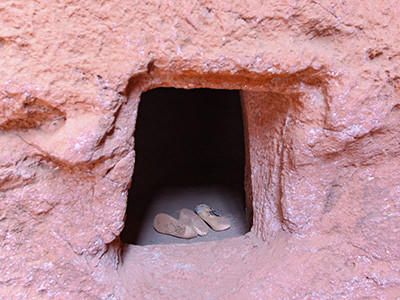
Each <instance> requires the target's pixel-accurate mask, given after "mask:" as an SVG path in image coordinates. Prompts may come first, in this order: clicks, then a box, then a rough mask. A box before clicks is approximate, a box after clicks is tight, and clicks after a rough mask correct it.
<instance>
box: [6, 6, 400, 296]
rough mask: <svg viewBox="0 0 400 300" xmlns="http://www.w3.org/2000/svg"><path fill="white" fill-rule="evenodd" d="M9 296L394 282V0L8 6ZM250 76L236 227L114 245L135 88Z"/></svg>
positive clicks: (398, 78) (399, 122)
mask: <svg viewBox="0 0 400 300" xmlns="http://www.w3.org/2000/svg"><path fill="white" fill-rule="evenodd" d="M0 13H1V17H0V78H1V81H0V130H1V131H0V249H1V250H0V299H49V298H51V299H131V298H137V299H146V298H148V299H185V298H186V299H187V298H191V299H249V298H250V299H335V298H346V299H396V298H398V297H400V275H399V274H400V242H399V241H400V231H399V224H400V213H399V209H400V202H399V199H400V187H399V185H398V182H399V181H400V172H398V168H399V164H400V161H399V158H398V155H399V150H400V139H399V130H400V97H399V94H400V70H399V62H400V50H399V47H400V46H399V45H400V40H399V39H400V38H399V36H400V35H399V29H400V26H399V24H400V21H399V19H398V14H399V11H398V3H397V1H393V0H392V1H390V0H388V1H364V2H359V1H324V0H321V1H305V0H299V1H284V0H282V1H269V2H262V1H183V2H180V3H179V4H177V3H176V2H174V1H135V2H132V1H125V0H120V1H118V0H110V1H100V2H99V1H98V2H94V1H92V2H90V1H86V2H83V1H69V2H68V3H66V2H62V1H29V0H20V1H8V0H4V1H2V2H1V3H0ZM160 86H170V87H182V88H194V87H209V88H227V89H242V90H244V92H243V94H242V95H243V107H244V117H245V120H246V123H245V125H246V132H247V133H246V139H247V159H248V164H247V167H246V169H247V174H246V175H247V180H246V185H247V196H248V208H249V211H250V210H252V213H253V228H252V232H251V233H249V234H248V235H246V236H245V237H241V238H236V239H232V240H226V241H220V242H212V243H207V244H197V245H175V246H167V245H165V246H147V247H137V246H124V247H123V249H124V251H123V252H122V253H121V251H120V250H121V248H122V246H121V245H120V244H119V240H118V235H119V233H120V231H121V230H122V228H123V220H124V213H125V207H126V195H127V194H126V193H127V188H128V187H129V184H130V178H131V175H132V171H133V166H134V157H135V155H134V150H133V149H134V138H133V133H134V126H135V119H136V116H137V108H138V103H139V100H140V95H141V93H142V92H143V91H145V90H148V89H151V88H155V87H160Z"/></svg>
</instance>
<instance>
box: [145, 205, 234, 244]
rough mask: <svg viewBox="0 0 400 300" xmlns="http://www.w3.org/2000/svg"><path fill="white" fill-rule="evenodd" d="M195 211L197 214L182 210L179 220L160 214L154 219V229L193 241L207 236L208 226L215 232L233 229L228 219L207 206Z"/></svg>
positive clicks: (199, 207)
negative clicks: (192, 239) (195, 238)
mask: <svg viewBox="0 0 400 300" xmlns="http://www.w3.org/2000/svg"><path fill="white" fill-rule="evenodd" d="M194 211H195V212H196V213H195V212H193V211H192V210H190V209H187V208H182V209H181V211H180V212H179V218H178V220H177V219H175V218H174V217H171V216H170V215H167V214H164V213H159V214H158V215H156V216H155V218H154V222H153V226H154V229H155V230H157V231H158V232H159V233H163V234H168V235H172V236H175V237H178V238H183V239H191V238H194V237H196V236H198V235H200V236H205V235H207V234H208V232H209V231H210V228H209V227H208V226H207V224H208V225H209V226H210V227H211V228H212V229H213V230H215V231H223V230H227V229H228V228H230V227H231V222H230V221H229V220H228V219H227V218H225V217H223V216H221V215H220V214H218V213H217V212H216V211H215V210H214V209H212V208H211V207H209V206H208V205H206V204H200V205H197V206H196V207H195V209H194ZM206 223H207V224H206Z"/></svg>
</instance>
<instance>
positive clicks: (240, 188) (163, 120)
mask: <svg viewBox="0 0 400 300" xmlns="http://www.w3.org/2000/svg"><path fill="white" fill-rule="evenodd" d="M134 135H135V151H136V161H135V170H134V174H133V178H132V186H131V188H130V190H129V195H128V207H127V216H126V220H125V227H124V230H123V231H122V233H121V239H122V241H123V242H125V243H129V244H136V245H151V244H161V243H192V242H200V241H211V240H220V239H224V238H228V237H234V236H240V235H243V234H245V233H247V232H248V231H249V229H250V224H249V218H246V213H245V193H244V170H245V168H244V164H245V147H244V133H243V120H242V110H241V102H240V93H239V91H228V90H212V89H194V90H183V89H174V88H158V89H154V90H151V91H148V92H146V93H144V94H142V97H141V101H140V104H139V109H138V117H137V122H136V129H135V134H134ZM201 203H205V204H208V205H209V206H211V207H213V208H215V209H216V210H217V211H219V212H220V213H221V214H223V215H224V216H226V217H227V218H229V219H230V221H231V222H232V227H231V228H230V229H228V230H226V231H221V232H215V231H213V230H210V232H209V234H208V235H206V236H204V237H200V236H199V237H196V238H193V239H190V240H185V239H180V238H176V237H172V236H168V235H163V234H160V233H158V232H156V231H155V230H154V228H153V219H154V217H155V215H156V214H157V213H161V212H162V213H167V214H169V215H171V216H173V217H175V218H178V214H179V211H180V209H182V208H189V209H193V208H194V206H195V205H197V204H201Z"/></svg>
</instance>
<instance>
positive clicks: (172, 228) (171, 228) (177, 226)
mask: <svg viewBox="0 0 400 300" xmlns="http://www.w3.org/2000/svg"><path fill="white" fill-rule="evenodd" d="M153 226H154V229H155V230H157V231H158V232H159V233H163V234H168V235H172V236H175V237H178V238H183V239H191V238H194V237H196V236H197V232H196V231H195V230H194V228H193V227H192V226H191V225H188V224H184V223H183V222H181V221H180V220H177V219H175V218H173V217H171V216H170V215H167V214H164V213H160V214H158V215H156V216H155V218H154V221H153Z"/></svg>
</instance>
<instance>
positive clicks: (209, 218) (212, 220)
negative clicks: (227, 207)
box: [194, 204, 231, 231]
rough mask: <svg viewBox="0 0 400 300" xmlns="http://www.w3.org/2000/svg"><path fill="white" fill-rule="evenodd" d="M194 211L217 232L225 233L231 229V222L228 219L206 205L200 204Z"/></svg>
mask: <svg viewBox="0 0 400 300" xmlns="http://www.w3.org/2000/svg"><path fill="white" fill-rule="evenodd" d="M194 210H195V212H196V213H197V214H198V215H199V217H200V218H202V219H203V220H204V221H205V222H206V223H207V224H208V225H210V227H211V228H212V229H213V230H215V231H223V230H227V229H228V228H230V227H231V222H230V221H229V220H228V219H227V218H225V217H223V216H221V215H220V214H218V213H217V212H216V211H215V210H214V209H212V208H211V207H209V206H208V205H206V204H199V205H197V206H196V207H195V209H194Z"/></svg>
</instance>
